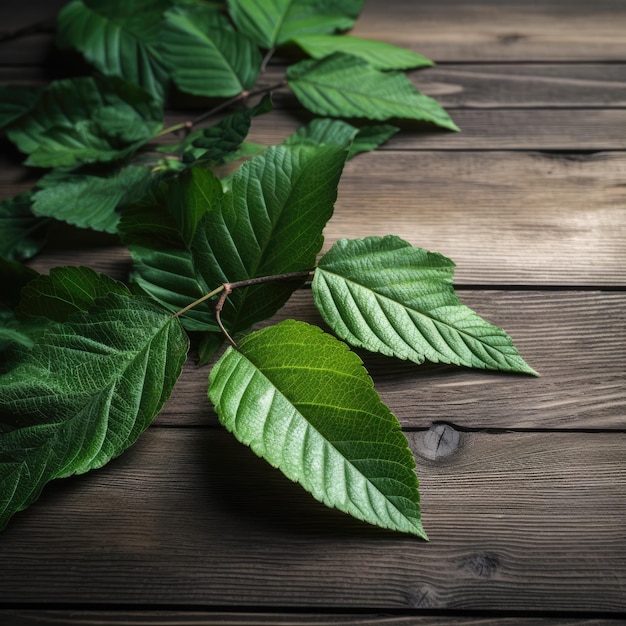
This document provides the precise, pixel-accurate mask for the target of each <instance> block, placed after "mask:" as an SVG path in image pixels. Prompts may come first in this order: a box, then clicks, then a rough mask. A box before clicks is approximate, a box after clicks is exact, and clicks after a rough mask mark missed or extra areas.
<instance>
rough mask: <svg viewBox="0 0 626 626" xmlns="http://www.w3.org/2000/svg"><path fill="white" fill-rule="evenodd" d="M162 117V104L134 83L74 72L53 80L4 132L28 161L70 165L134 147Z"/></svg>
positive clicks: (124, 152)
mask: <svg viewBox="0 0 626 626" xmlns="http://www.w3.org/2000/svg"><path fill="white" fill-rule="evenodd" d="M113 111H115V112H113ZM161 117H162V111H161V106H160V105H159V104H157V103H156V102H155V101H154V99H153V98H152V96H150V95H149V94H148V93H146V92H145V91H144V90H143V89H141V88H140V87H137V86H136V85H133V84H131V83H128V82H125V81H123V80H120V79H117V78H108V79H101V78H92V77H84V78H73V79H67V80H61V81H57V82H54V83H52V84H51V85H50V86H49V87H48V88H47V89H46V90H45V91H44V92H43V94H42V95H41V97H40V98H39V100H38V102H37V104H36V105H35V106H34V107H33V108H32V110H31V111H30V113H29V114H28V115H24V116H22V117H20V118H19V119H18V120H17V121H16V122H14V123H13V124H12V125H11V126H10V128H9V129H8V131H7V134H8V136H9V139H11V141H13V142H14V143H15V144H16V145H17V147H18V148H19V149H20V150H21V151H22V152H25V153H26V154H29V155H30V156H29V157H28V159H27V160H26V164H27V165H35V166H39V167H59V166H69V165H75V164H76V163H93V162H97V161H112V160H114V159H118V158H121V157H123V156H125V155H127V154H129V153H131V152H133V151H134V150H136V149H137V147H139V146H140V145H142V144H143V143H145V142H146V141H148V140H149V139H151V138H152V137H153V136H154V135H155V134H156V133H157V132H158V131H159V130H160V129H161Z"/></svg>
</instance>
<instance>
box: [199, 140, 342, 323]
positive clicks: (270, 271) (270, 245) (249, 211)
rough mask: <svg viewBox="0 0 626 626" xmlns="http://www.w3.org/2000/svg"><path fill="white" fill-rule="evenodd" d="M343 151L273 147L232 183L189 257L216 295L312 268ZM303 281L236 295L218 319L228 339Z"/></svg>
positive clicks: (202, 227) (272, 308) (330, 209)
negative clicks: (229, 285)
mask: <svg viewBox="0 0 626 626" xmlns="http://www.w3.org/2000/svg"><path fill="white" fill-rule="evenodd" d="M345 158H346V151H345V150H342V149H340V148H338V147H336V146H321V147H312V146H304V145H294V146H274V147H271V148H268V149H267V150H265V151H264V152H263V153H262V154H261V155H259V156H257V157H255V158H253V159H252V160H250V161H248V162H246V163H244V164H243V165H242V166H241V167H240V168H239V170H238V171H237V172H236V173H235V174H234V175H233V176H232V177H231V178H230V179H229V189H228V190H227V191H226V192H225V194H224V198H223V201H222V205H221V207H220V209H219V210H212V211H209V212H207V214H206V215H205V216H204V218H203V220H202V222H201V224H200V225H199V227H198V231H197V234H196V238H195V240H194V242H193V246H192V251H193V257H194V264H195V267H197V268H198V271H199V272H201V273H202V276H203V279H204V282H205V283H206V284H207V285H212V287H213V288H215V287H217V286H219V285H221V284H222V283H226V282H233V281H240V280H247V279H249V278H254V277H260V276H272V275H276V274H282V273H286V272H297V271H303V270H307V269H310V268H312V267H313V266H314V265H315V260H316V256H317V253H318V252H319V250H320V249H321V247H322V243H323V236H322V231H323V229H324V226H325V225H326V222H327V221H328V220H329V219H330V217H331V215H332V212H333V207H334V203H335V200H336V197H337V186H338V184H339V178H340V176H341V172H342V170H343V165H344V162H345ZM301 282H302V281H301V280H300V281H296V282H293V281H289V282H276V283H270V284H260V285H255V286H253V287H247V288H245V289H237V290H236V291H234V292H233V293H232V294H231V295H230V297H229V298H228V300H227V302H226V306H225V307H224V309H223V313H222V319H223V321H224V322H225V324H226V326H227V328H228V329H229V330H231V331H233V332H238V331H242V330H245V329H247V328H248V327H249V326H251V325H252V324H253V323H255V322H257V321H260V320H263V319H266V318H267V317H270V316H271V315H273V314H274V313H275V312H276V311H277V310H278V309H279V308H280V307H281V306H282V305H283V304H284V303H285V302H286V301H287V299H288V298H289V296H290V295H291V293H292V292H293V290H294V289H295V288H297V287H298V285H299V284H301Z"/></svg>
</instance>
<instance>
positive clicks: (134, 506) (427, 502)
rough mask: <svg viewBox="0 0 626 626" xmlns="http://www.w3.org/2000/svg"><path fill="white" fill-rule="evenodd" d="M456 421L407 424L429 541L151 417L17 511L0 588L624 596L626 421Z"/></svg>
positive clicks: (296, 603) (59, 597)
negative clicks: (352, 512)
mask: <svg viewBox="0 0 626 626" xmlns="http://www.w3.org/2000/svg"><path fill="white" fill-rule="evenodd" d="M455 432H456V431H455ZM456 435H457V437H456V441H453V442H452V445H447V446H445V447H444V448H441V443H440V442H441V436H440V434H439V433H438V432H431V431H425V432H417V433H412V434H410V441H411V447H412V449H413V451H414V454H415V456H416V459H417V471H418V475H419V477H420V482H421V492H422V507H423V518H424V523H425V526H426V528H427V531H428V532H429V536H430V539H431V541H430V543H424V542H422V541H419V540H416V539H414V538H411V537H403V536H400V535H397V534H393V533H389V532H387V531H383V530H379V529H376V528H374V527H370V526H367V525H365V524H362V523H360V522H358V521H356V520H353V519H352V518H349V517H348V516H345V515H343V514H341V513H339V512H337V511H333V510H329V509H326V508H325V507H324V506H322V505H321V504H318V503H316V502H315V501H314V500H312V499H311V498H310V496H309V495H308V494H306V493H305V492H303V491H302V490H301V489H300V487H299V486H297V485H295V484H294V483H291V482H290V481H288V480H286V479H284V477H283V476H282V475H279V474H278V472H277V471H276V470H273V469H272V468H270V467H269V466H266V464H265V463H264V462H263V461H262V460H260V459H258V458H257V457H255V456H254V455H253V454H252V453H251V452H250V450H247V449H246V448H245V447H243V446H241V445H240V444H238V443H237V442H236V441H234V439H232V438H231V437H230V435H228V434H227V433H225V432H223V431H221V430H217V429H171V428H168V429H162V428H152V429H150V430H149V431H148V432H147V433H146V434H145V435H144V436H143V437H142V439H141V440H140V442H139V443H138V444H136V446H134V447H133V449H132V450H130V451H129V452H127V453H126V454H125V455H124V456H123V457H121V458H120V459H118V460H116V461H115V462H113V463H111V464H110V465H109V466H107V467H106V468H104V469H102V470H99V471H97V472H93V473H90V474H88V475H84V476H82V477H78V478H76V479H72V480H71V481H70V480H66V481H61V482H60V483H58V484H56V485H54V486H52V487H51V488H49V489H47V491H46V492H45V494H44V496H43V497H42V498H41V500H40V501H39V503H38V504H36V505H35V506H33V507H31V508H30V509H29V510H28V511H26V512H23V513H21V514H19V516H16V518H14V520H13V522H12V523H11V525H10V526H9V527H8V528H7V529H6V530H5V532H4V534H3V536H2V551H1V553H0V577H1V589H2V602H4V603H8V602H14V603H26V602H27V603H34V604H42V603H64V602H74V603H80V602H87V601H88V602H92V603H93V602H96V603H110V602H115V603H118V604H120V603H122V604H123V603H129V602H132V603H139V604H146V603H152V604H156V605H159V604H167V603H176V604H179V605H181V604H182V605H202V606H205V607H207V606H211V607H220V606H222V607H226V606H235V605H236V606H238V607H240V608H244V607H266V608H270V607H273V608H276V607H300V608H306V607H308V608H313V607H328V608H338V607H342V608H347V607H354V606H359V607H361V608H362V609H367V608H368V607H369V608H374V609H385V608H387V609H417V608H420V609H425V608H428V609H448V610H450V609H458V610H460V609H463V610H470V609H471V610H482V611H485V610H507V611H515V610H525V609H528V608H529V607H532V609H533V610H535V611H558V610H561V611H588V612H589V611H608V612H617V611H623V610H626V598H625V596H624V594H623V593H622V591H621V588H620V585H619V582H618V581H620V580H623V579H624V576H626V558H625V557H626V552H625V550H626V542H625V541H624V528H623V519H624V515H626V476H625V474H624V471H623V451H624V445H626V434H623V433H622V434H615V433H611V434H591V433H551V434H550V436H549V437H546V436H545V435H544V434H542V433H523V434H520V433H517V434H483V433H458V432H457V433H456ZM448 439H449V440H450V439H451V438H450V437H449V438H448ZM44 529H45V532H44ZM49 608H52V607H49Z"/></svg>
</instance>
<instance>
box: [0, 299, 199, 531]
mask: <svg viewBox="0 0 626 626" xmlns="http://www.w3.org/2000/svg"><path fill="white" fill-rule="evenodd" d="M186 352H187V338H186V335H185V334H184V332H183V331H182V329H181V327H180V324H179V323H178V321H177V320H176V319H175V318H173V317H172V316H171V315H170V314H169V313H167V312H165V311H163V310H162V309H160V308H158V307H156V306H155V305H153V304H152V303H150V302H148V301H146V300H144V299H142V298H137V297H127V296H120V295H114V294H112V295H110V296H108V297H107V298H106V299H104V300H100V301H99V305H98V306H96V307H94V308H93V309H92V310H91V311H89V313H78V314H76V315H74V316H72V317H71V319H70V321H68V322H67V323H65V324H54V323H52V324H51V325H50V328H49V331H48V332H47V333H46V334H45V335H44V337H43V339H42V340H41V341H39V342H37V343H36V344H35V346H34V347H33V348H32V349H31V350H30V351H28V352H26V353H25V354H24V356H23V358H22V359H21V360H20V361H19V362H18V363H17V364H16V365H15V367H14V368H13V369H11V370H10V371H9V372H7V373H6V374H4V375H3V376H1V377H0V528H2V527H4V526H5V524H6V523H7V521H8V520H9V518H10V517H11V516H12V515H13V514H14V513H16V512H18V511H21V510H23V509H25V508H26V507H27V506H29V505H30V504H31V503H32V502H33V501H34V500H35V499H36V498H37V497H38V496H39V493H40V492H41V489H42V488H43V486H44V485H45V484H46V483H48V482H49V481H51V480H53V479H55V478H64V477H66V476H70V475H72V474H80V473H84V472H86V471H88V470H91V469H96V468H99V467H101V466H103V465H104V464H105V463H107V462H108V461H109V460H110V459H112V458H114V457H116V456H118V455H119V454H120V453H121V452H123V451H124V450H125V449H126V448H127V447H128V446H130V445H131V444H132V443H134V442H135V441H136V439H137V438H138V437H139V435H140V434H141V433H142V432H143V431H144V430H145V428H146V427H147V426H148V425H149V424H150V422H151V421H152V419H153V418H154V416H155V415H156V414H157V413H158V412H159V410H160V409H161V407H162V406H163V404H164V402H165V401H166V400H167V398H168V397H169V395H170V393H171V390H172V388H173V386H174V383H175V382H176V380H177V378H178V376H179V375H180V372H181V369H182V365H183V362H184V360H185V357H186Z"/></svg>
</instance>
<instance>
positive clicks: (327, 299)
mask: <svg viewBox="0 0 626 626" xmlns="http://www.w3.org/2000/svg"><path fill="white" fill-rule="evenodd" d="M453 272H454V263H452V261H450V260H449V259H447V258H446V257H444V256H442V255H441V254H437V253H432V252H427V251H425V250H422V249H421V248H415V247H413V246H411V244H409V243H407V242H406V241H403V240H402V239H400V238H399V237H396V236H392V235H389V236H387V237H367V238H366V239H356V240H347V239H342V240H340V241H338V242H337V243H336V244H335V245H334V246H333V247H332V248H331V249H330V250H329V251H328V252H327V253H326V254H325V255H324V256H323V257H322V259H320V262H319V265H318V268H317V270H316V272H315V278H314V279H313V296H314V298H315V304H316V305H317V307H318V309H319V310H320V312H321V314H322V317H323V318H324V320H325V321H326V323H327V324H328V325H329V326H330V327H331V328H332V329H333V331H334V332H335V333H337V335H338V336H339V337H340V338H342V339H345V340H346V341H347V342H348V343H350V344H352V345H354V346H357V347H360V348H366V349H367V350H371V351H373V352H381V353H382V354H386V355H389V356H396V357H399V358H401V359H409V360H411V361H414V362H415V363H422V362H423V361H424V359H428V360H429V361H432V362H434V363H439V362H441V363H453V364H455V365H465V366H467V367H476V368H487V369H494V370H503V371H509V372H524V373H528V374H535V372H534V371H533V370H532V369H531V368H530V367H529V366H528V365H527V364H526V363H525V362H524V360H523V359H522V358H521V356H520V355H519V353H518V351H517V350H516V348H515V346H514V345H513V342H512V341H511V338H510V337H509V336H508V335H507V334H506V333H505V332H504V331H503V330H502V329H501V328H497V327H496V326H492V325H491V324H489V323H488V322H486V321H485V320H484V319H482V318H481V317H479V316H478V315H477V314H476V313H474V312H473V311H472V310H471V309H469V308H468V307H466V306H464V305H463V304H461V302H460V301H459V299H458V298H457V296H456V294H455V292H454V288H453V286H452V278H453Z"/></svg>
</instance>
